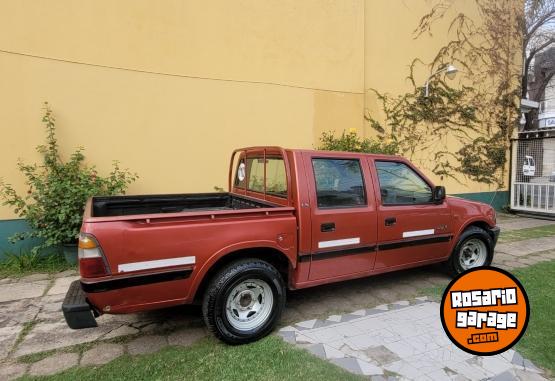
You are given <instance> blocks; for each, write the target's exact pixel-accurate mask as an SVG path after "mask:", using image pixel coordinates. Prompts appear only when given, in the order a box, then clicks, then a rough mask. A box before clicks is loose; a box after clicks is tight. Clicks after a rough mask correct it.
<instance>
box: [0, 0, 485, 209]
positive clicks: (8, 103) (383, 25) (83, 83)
mask: <svg viewBox="0 0 555 381" xmlns="http://www.w3.org/2000/svg"><path fill="white" fill-rule="evenodd" d="M473 4H474V3H473V2H471V1H468V2H466V1H465V2H460V6H462V7H471V6H472V5H473ZM432 5H433V2H432V1H429V0H411V1H402V0H373V1H370V0H367V1H366V2H365V1H363V0H337V1H322V0H303V1H295V0H281V1H277V0H276V1H256V0H240V1H224V0H218V1H193V0H164V1H158V2H152V1H148V0H119V1H108V0H87V1H85V0H81V1H72V0H58V1H55V2H50V1H49V2H37V1H31V0H0V133H1V135H0V163H1V166H0V177H2V178H4V180H6V181H7V182H10V183H12V184H14V185H15V186H16V187H17V188H18V189H20V190H21V191H24V190H25V189H24V182H23V178H22V177H21V175H20V174H19V173H18V172H17V170H16V162H17V160H18V158H22V159H23V160H25V161H26V162H34V161H37V160H38V159H39V158H38V156H37V154H36V152H35V146H37V145H38V144H41V143H42V142H43V138H44V130H43V127H42V125H41V123H40V119H41V115H42V110H41V107H42V102H43V101H49V103H50V104H51V106H52V108H53V110H54V113H55V116H56V117H57V128H58V136H59V140H60V143H61V147H62V152H63V153H64V154H65V155H69V154H70V153H71V152H72V150H73V149H74V148H75V147H77V146H83V147H84V148H85V154H86V157H87V160H88V162H89V163H93V164H96V165H97V166H98V168H99V170H100V172H104V173H105V172H106V171H108V169H109V168H110V164H111V162H112V160H115V159H117V160H119V161H120V162H121V163H122V165H123V166H125V167H129V168H131V169H132V170H134V171H136V172H138V173H139V175H140V179H139V180H138V181H137V182H136V183H135V184H133V185H132V186H131V188H130V189H129V193H161V192H168V193H171V192H198V191H213V187H214V186H219V187H224V188H225V187H226V184H227V179H226V176H227V170H228V168H227V166H228V160H229V156H230V153H231V151H232V150H233V149H234V148H237V147H241V146H250V145H281V146H284V147H291V148H312V147H315V146H317V145H318V138H319V136H320V134H321V133H322V132H323V131H329V130H337V131H341V130H343V129H350V128H355V129H356V130H357V131H359V132H360V133H361V134H362V135H365V136H371V135H372V134H373V131H371V130H370V129H369V127H368V126H367V124H366V123H365V121H364V111H365V108H368V109H369V110H371V111H375V112H379V110H377V109H376V102H375V99H372V98H371V97H369V96H367V95H365V93H366V91H365V90H366V89H369V88H376V89H381V90H383V89H387V92H390V93H399V92H401V91H404V90H406V89H408V83H407V82H406V81H405V77H406V75H407V72H408V64H409V63H410V61H411V60H412V58H414V56H421V57H422V56H423V58H426V57H427V56H430V57H431V55H432V54H433V53H434V51H435V50H436V49H437V47H439V46H440V45H441V44H442V43H443V42H445V39H444V37H443V36H442V33H436V34H435V35H434V37H433V38H427V39H422V40H418V41H416V42H415V40H413V39H412V31H413V30H414V27H415V26H416V25H417V23H418V20H419V19H420V16H421V15H422V14H424V13H425V12H426V11H428V10H429V9H430V7H431V6H432ZM465 11H470V12H472V11H473V10H472V9H470V10H468V9H465ZM445 28H446V26H445ZM421 78H422V81H425V79H426V78H425V75H424V73H422V76H421ZM436 180H437V179H436ZM447 185H448V191H449V192H450V193H463V192H478V191H482V190H487V189H486V188H487V187H486V188H485V187H484V186H480V185H477V184H468V185H467V186H462V185H461V184H451V183H448V184H447ZM13 217H14V215H13V214H12V212H11V211H10V210H9V209H8V208H6V207H0V219H7V218H13Z"/></svg>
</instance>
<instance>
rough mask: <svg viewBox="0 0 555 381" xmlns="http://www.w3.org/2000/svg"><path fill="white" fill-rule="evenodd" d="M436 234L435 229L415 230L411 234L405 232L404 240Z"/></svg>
mask: <svg viewBox="0 0 555 381" xmlns="http://www.w3.org/2000/svg"><path fill="white" fill-rule="evenodd" d="M434 233H435V230H434V229H426V230H413V231H410V232H403V238H410V237H420V236H421V235H431V234H434Z"/></svg>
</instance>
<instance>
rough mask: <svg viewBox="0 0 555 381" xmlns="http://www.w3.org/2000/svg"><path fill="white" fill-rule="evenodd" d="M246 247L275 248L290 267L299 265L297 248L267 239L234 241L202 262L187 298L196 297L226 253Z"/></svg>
mask: <svg viewBox="0 0 555 381" xmlns="http://www.w3.org/2000/svg"><path fill="white" fill-rule="evenodd" d="M245 249H261V250H263V249H273V250H276V251H278V252H280V253H281V254H282V255H283V256H284V257H285V258H287V261H288V263H289V266H290V268H295V267H296V266H297V262H296V249H290V250H287V251H285V250H284V249H283V248H281V247H279V246H278V245H277V244H276V243H275V242H273V241H266V240H262V241H247V242H239V243H234V244H233V245H229V246H226V247H224V248H222V249H221V250H219V251H217V252H216V253H214V254H212V256H210V258H209V259H208V260H206V261H205V262H204V263H203V264H202V267H201V268H200V269H199V270H198V272H196V275H195V276H194V278H193V280H192V283H191V287H190V289H189V295H188V297H187V299H188V300H192V299H193V298H194V296H195V295H196V293H197V291H198V288H199V286H200V285H201V284H202V282H203V280H204V278H205V276H206V274H208V272H209V271H210V269H211V268H212V267H213V266H214V265H215V264H216V263H218V261H219V260H220V259H222V258H223V257H225V256H226V255H229V254H232V253H235V252H237V251H240V250H245Z"/></svg>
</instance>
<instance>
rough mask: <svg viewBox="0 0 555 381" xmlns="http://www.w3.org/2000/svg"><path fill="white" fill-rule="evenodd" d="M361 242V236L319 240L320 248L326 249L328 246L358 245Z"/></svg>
mask: <svg viewBox="0 0 555 381" xmlns="http://www.w3.org/2000/svg"><path fill="white" fill-rule="evenodd" d="M359 243H360V237H356V238H345V239H335V240H333V241H320V242H318V249H325V248H328V247H337V246H346V245H357V244H359Z"/></svg>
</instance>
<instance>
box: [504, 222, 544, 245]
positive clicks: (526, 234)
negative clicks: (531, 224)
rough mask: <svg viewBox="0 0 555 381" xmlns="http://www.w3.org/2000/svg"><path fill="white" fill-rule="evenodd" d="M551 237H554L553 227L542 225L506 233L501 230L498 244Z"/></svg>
mask: <svg viewBox="0 0 555 381" xmlns="http://www.w3.org/2000/svg"><path fill="white" fill-rule="evenodd" d="M553 235H555V225H544V226H538V227H535V228H527V229H519V230H509V231H507V232H504V231H503V230H501V234H500V235H499V242H503V243H507V242H515V241H522V240H524V239H531V238H540V237H549V236H553Z"/></svg>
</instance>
